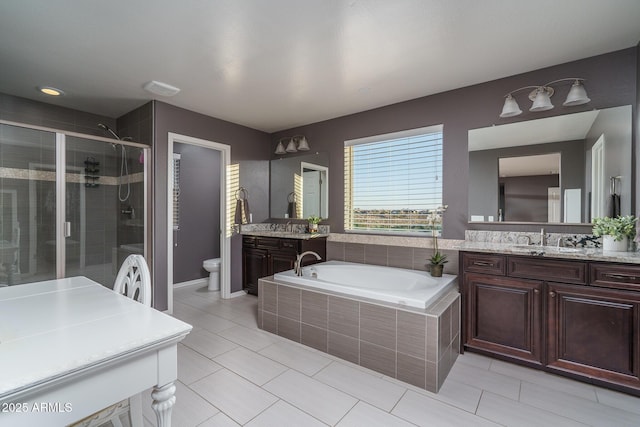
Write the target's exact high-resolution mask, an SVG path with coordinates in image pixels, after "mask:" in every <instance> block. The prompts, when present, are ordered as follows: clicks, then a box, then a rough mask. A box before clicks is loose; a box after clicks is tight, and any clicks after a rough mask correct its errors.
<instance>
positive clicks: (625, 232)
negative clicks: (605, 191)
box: [593, 215, 638, 252]
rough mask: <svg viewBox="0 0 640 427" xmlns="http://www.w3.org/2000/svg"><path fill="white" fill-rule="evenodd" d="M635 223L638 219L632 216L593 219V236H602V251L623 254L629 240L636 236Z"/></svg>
mask: <svg viewBox="0 0 640 427" xmlns="http://www.w3.org/2000/svg"><path fill="white" fill-rule="evenodd" d="M637 221H638V218H636V217H635V216H633V215H627V216H617V217H615V218H611V217H608V216H605V217H603V218H594V219H593V234H594V235H595V236H597V237H600V236H602V250H603V251H616V252H624V251H626V250H627V249H628V247H629V239H633V238H634V237H635V235H636V222H637Z"/></svg>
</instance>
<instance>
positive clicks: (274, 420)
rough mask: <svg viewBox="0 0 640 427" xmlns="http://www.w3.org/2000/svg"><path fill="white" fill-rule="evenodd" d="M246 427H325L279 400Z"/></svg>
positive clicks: (323, 424)
mask: <svg viewBox="0 0 640 427" xmlns="http://www.w3.org/2000/svg"><path fill="white" fill-rule="evenodd" d="M245 426H246V427H285V426H292V427H294V426H295V427H303V426H304V427H326V424H325V423H322V422H320V421H319V420H317V419H315V418H313V417H312V416H311V415H309V414H307V413H305V412H302V411H301V410H299V409H298V408H296V407H294V406H291V405H289V404H288V403H287V402H285V401H282V400H279V401H277V402H276V403H275V404H273V405H272V406H270V407H268V408H267V409H266V410H265V411H264V412H262V413H261V414H260V415H258V416H257V417H255V418H254V419H252V420H251V421H249V422H248V423H247V424H245Z"/></svg>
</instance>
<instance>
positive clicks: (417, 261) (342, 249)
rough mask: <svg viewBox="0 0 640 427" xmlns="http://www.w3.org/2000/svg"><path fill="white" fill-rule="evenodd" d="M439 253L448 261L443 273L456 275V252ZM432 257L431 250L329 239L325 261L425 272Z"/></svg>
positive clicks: (443, 250)
mask: <svg viewBox="0 0 640 427" xmlns="http://www.w3.org/2000/svg"><path fill="white" fill-rule="evenodd" d="M440 252H442V253H444V254H446V255H447V259H448V261H449V262H448V263H446V264H445V265H444V272H445V273H447V274H454V275H457V274H458V251H457V250H447V249H441V250H440ZM432 255H433V249H431V248H417V247H411V246H391V245H378V244H364V243H347V242H335V241H331V239H329V240H328V241H327V261H331V260H336V261H348V262H358V263H362V264H373V265H382V266H387V267H398V268H407V269H411V270H421V271H427V270H428V268H429V258H431V256H432Z"/></svg>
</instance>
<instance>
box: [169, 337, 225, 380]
mask: <svg viewBox="0 0 640 427" xmlns="http://www.w3.org/2000/svg"><path fill="white" fill-rule="evenodd" d="M221 368H222V367H221V366H220V365H218V364H217V363H215V362H214V361H212V360H211V359H209V358H208V357H204V356H203V355H201V354H200V353H198V352H196V351H194V350H192V349H190V348H189V347H187V346H185V345H183V344H178V379H179V380H180V381H181V382H182V383H184V384H187V385H189V384H191V383H192V382H194V381H197V380H199V379H201V378H204V377H206V376H207V375H211V374H212V373H214V372H215V371H217V370H219V369H221Z"/></svg>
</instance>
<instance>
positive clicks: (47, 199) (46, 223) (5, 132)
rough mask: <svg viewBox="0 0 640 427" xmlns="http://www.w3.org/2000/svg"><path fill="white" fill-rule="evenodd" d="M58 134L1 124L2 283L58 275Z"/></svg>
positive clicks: (0, 257)
mask: <svg viewBox="0 0 640 427" xmlns="http://www.w3.org/2000/svg"><path fill="white" fill-rule="evenodd" d="M55 169H56V134H55V133H53V132H46V131H42V130H36V129H28V128H23V127H19V126H12V125H8V124H0V286H7V285H18V284H21V283H29V282H35V281H39V280H48V279H55V278H56V262H57V254H56V244H55V243H56V206H57V193H56V173H55Z"/></svg>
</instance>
